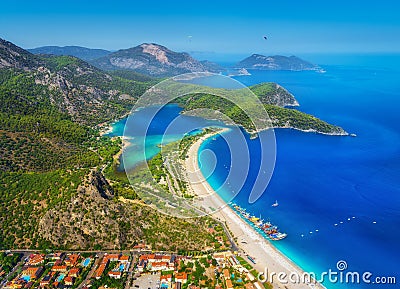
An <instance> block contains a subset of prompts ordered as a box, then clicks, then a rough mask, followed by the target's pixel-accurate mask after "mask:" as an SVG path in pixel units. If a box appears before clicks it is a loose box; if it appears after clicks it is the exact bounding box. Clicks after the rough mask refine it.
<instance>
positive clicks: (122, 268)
mask: <svg viewBox="0 0 400 289" xmlns="http://www.w3.org/2000/svg"><path fill="white" fill-rule="evenodd" d="M124 269H125V264H120V265H119V271H121V272H122V271H124Z"/></svg>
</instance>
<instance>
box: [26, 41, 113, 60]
mask: <svg viewBox="0 0 400 289" xmlns="http://www.w3.org/2000/svg"><path fill="white" fill-rule="evenodd" d="M26 50H27V51H29V52H31V53H32V54H51V55H59V56H62V55H63V56H75V57H77V58H80V59H82V60H85V61H89V60H94V59H96V58H100V57H103V56H106V55H108V54H110V53H112V52H111V51H109V50H105V49H99V48H87V47H82V46H75V45H68V46H51V45H50V46H41V47H36V48H31V49H26Z"/></svg>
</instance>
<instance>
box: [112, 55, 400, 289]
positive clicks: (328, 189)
mask: <svg viewBox="0 0 400 289" xmlns="http://www.w3.org/2000/svg"><path fill="white" fill-rule="evenodd" d="M310 58H311V59H310ZM309 60H311V61H314V62H317V63H318V64H319V65H320V66H321V67H322V68H323V69H324V70H325V71H326V72H325V73H317V72H315V71H300V72H296V71H256V70H254V71H252V70H249V72H250V73H251V75H246V76H244V75H243V76H234V77H233V78H234V79H236V80H238V81H240V82H241V83H243V84H244V85H246V86H250V85H253V84H257V83H261V82H276V83H278V84H280V85H282V86H283V87H285V88H286V89H287V90H288V91H289V92H291V93H292V94H293V95H294V96H295V97H296V99H297V100H298V102H299V103H300V106H299V107H297V108H296V109H298V110H301V111H303V112H306V113H310V114H313V115H315V116H317V117H319V118H321V119H323V120H325V121H327V122H329V123H332V124H335V125H338V126H341V127H343V128H344V129H345V130H346V131H348V132H349V133H354V134H356V137H351V136H328V135H322V134H316V133H307V132H301V131H297V130H293V129H275V130H274V133H275V138H276V163H275V168H274V171H273V174H272V177H271V179H270V181H269V184H268V186H267V188H266V190H265V191H264V192H263V194H262V195H261V197H260V198H259V199H258V200H257V201H256V202H254V203H251V202H249V194H250V191H251V185H252V182H253V180H254V179H255V176H257V174H258V171H259V167H260V154H261V152H260V151H261V150H260V143H259V142H260V141H259V140H260V138H255V139H254V138H251V137H250V136H249V135H248V134H246V133H244V135H245V138H246V142H247V145H248V150H249V155H250V158H251V163H250V169H249V172H248V173H247V178H246V182H245V184H244V186H243V188H242V189H241V190H240V192H239V193H238V194H237V195H236V196H235V198H234V199H233V200H232V201H233V202H235V203H236V204H238V205H240V206H241V207H243V208H246V209H247V211H248V212H250V213H252V214H254V215H255V216H257V217H261V218H262V219H264V220H266V221H267V220H268V221H271V222H272V223H273V224H275V225H277V226H278V227H279V229H280V231H282V232H285V233H287V234H288V236H287V238H286V239H284V240H281V241H271V242H272V244H273V245H274V246H275V247H276V248H277V249H278V250H279V251H281V252H282V253H283V254H284V255H286V256H287V257H288V258H289V259H291V260H292V261H293V262H295V263H296V264H297V265H298V266H300V267H301V268H302V269H304V270H306V271H308V272H314V273H315V274H316V275H317V277H318V276H320V274H323V273H324V272H329V270H330V271H331V272H337V273H338V275H337V276H339V277H340V274H342V276H345V274H346V273H348V272H350V273H352V272H355V273H357V274H359V276H360V279H361V280H360V282H357V281H356V280H355V281H353V282H352V280H351V278H350V282H345V280H343V282H340V280H338V281H336V282H335V281H334V280H331V281H333V282H331V281H330V280H327V277H326V278H325V281H324V282H323V284H324V286H325V287H327V288H335V289H336V288H397V287H396V286H398V285H393V284H378V283H379V282H381V283H382V282H385V281H386V282H393V278H391V277H394V278H395V279H396V282H397V283H399V282H400V274H399V271H400V266H399V264H400V263H399V260H400V246H399V245H400V124H399V121H400V113H399V109H400V81H399V79H400V55H377V54H371V55H353V56H351V55H331V56H330V55H323V56H321V55H314V56H313V55H309ZM180 111H181V109H180V108H179V107H178V106H176V105H168V106H166V107H164V108H163V109H162V110H161V111H160V112H159V113H158V114H157V116H156V117H155V118H154V120H153V122H154V124H153V125H152V129H150V130H149V137H150V138H149V139H150V141H148V142H146V148H145V151H146V153H145V155H143V154H142V155H137V151H138V150H137V146H140V145H141V144H143V142H137V143H135V129H134V128H125V136H127V135H128V136H130V137H132V141H131V142H132V145H131V146H130V153H129V156H130V157H128V158H124V161H125V163H124V162H122V164H121V167H120V169H121V170H123V169H126V170H128V169H132V168H133V167H134V166H135V165H137V164H138V163H140V162H142V161H143V160H144V159H148V158H151V157H152V156H154V155H155V154H156V153H157V152H158V151H159V144H160V143H161V142H162V140H163V139H164V141H166V142H170V141H174V140H178V139H179V138H181V137H182V135H183V134H184V133H185V132H188V131H193V129H194V128H199V127H202V126H204V127H206V126H208V125H215V123H214V122H212V121H207V120H203V119H199V118H193V117H189V116H180V117H183V121H182V127H181V130H179V129H178V131H176V132H174V133H173V134H171V135H168V136H165V135H164V136H163V129H164V131H165V127H166V123H167V122H168V121H170V120H171V119H173V118H174V117H177V116H179V113H180ZM142 113H143V114H146V111H143V112H142ZM125 122H126V120H120V121H118V122H116V123H115V124H114V126H113V132H112V133H111V134H110V135H122V133H123V130H124V125H125ZM186 126H187V127H186ZM229 133H232V136H231V137H233V138H234V137H235V136H234V135H233V134H234V131H232V132H227V134H229ZM137 138H139V137H137ZM225 138H226V137H225ZM261 139H262V138H261ZM135 148H136V149H135ZM139 151H140V150H139ZM210 152H212V154H210ZM214 156H215V157H216V161H215V160H214V161H212V160H211V158H212V157H214ZM236 157H239V156H235V155H234V154H232V155H231V153H230V151H229V146H228V145H227V143H226V141H225V140H224V137H222V136H219V137H216V138H210V139H208V140H206V141H205V142H204V143H203V144H202V145H201V147H200V150H199V165H200V167H201V170H202V172H203V174H204V175H205V176H207V181H208V182H209V183H210V185H211V186H212V187H213V188H214V189H215V190H217V191H218V192H219V194H220V195H221V197H222V198H223V199H225V200H227V201H231V198H230V192H231V190H230V187H229V179H227V178H228V175H229V167H230V166H229V164H231V163H232V159H234V158H236ZM211 163H212V164H211ZM231 181H234V180H231ZM275 202H278V204H279V205H278V206H277V207H273V206H272V204H273V203H275ZM255 258H256V259H257V256H255ZM338 267H339V268H338ZM368 273H371V276H370V277H368V278H367V280H365V281H364V280H362V276H363V274H364V277H365V276H368ZM365 274H366V275H365ZM339 279H340V278H339ZM343 279H345V277H344V278H343ZM368 281H369V282H370V283H367V282H368Z"/></svg>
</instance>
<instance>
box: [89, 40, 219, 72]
mask: <svg viewBox="0 0 400 289" xmlns="http://www.w3.org/2000/svg"><path fill="white" fill-rule="evenodd" d="M91 63H92V64H93V65H95V66H96V67H98V68H100V69H103V70H119V69H128V70H133V71H136V72H139V73H143V74H146V75H151V76H163V77H164V76H173V75H178V74H182V73H188V72H220V71H222V68H221V67H220V66H219V65H217V64H215V63H212V62H209V61H198V60H196V59H194V58H193V57H191V56H190V55H189V54H188V53H185V52H175V51H172V50H170V49H168V48H166V47H164V46H161V45H158V44H155V43H143V44H141V45H139V46H136V47H133V48H129V49H122V50H119V51H117V52H114V53H111V54H109V55H107V56H104V57H101V58H99V59H96V60H93V61H92V62H91Z"/></svg>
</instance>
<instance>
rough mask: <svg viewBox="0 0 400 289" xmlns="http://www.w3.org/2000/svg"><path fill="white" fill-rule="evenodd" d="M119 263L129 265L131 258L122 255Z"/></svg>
mask: <svg viewBox="0 0 400 289" xmlns="http://www.w3.org/2000/svg"><path fill="white" fill-rule="evenodd" d="M118 261H119V262H121V263H128V262H129V256H128V255H121V256H120V257H119V259H118Z"/></svg>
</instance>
